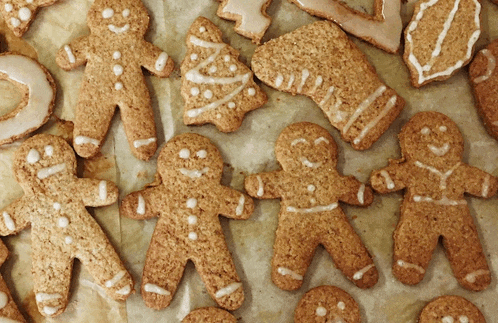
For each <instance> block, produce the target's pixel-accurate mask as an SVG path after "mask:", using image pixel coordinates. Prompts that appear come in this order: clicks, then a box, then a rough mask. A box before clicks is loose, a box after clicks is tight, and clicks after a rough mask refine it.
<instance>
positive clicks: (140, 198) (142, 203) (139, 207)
mask: <svg viewBox="0 0 498 323" xmlns="http://www.w3.org/2000/svg"><path fill="white" fill-rule="evenodd" d="M137 213H138V214H140V215H144V214H145V200H144V197H143V196H142V194H138V205H137Z"/></svg>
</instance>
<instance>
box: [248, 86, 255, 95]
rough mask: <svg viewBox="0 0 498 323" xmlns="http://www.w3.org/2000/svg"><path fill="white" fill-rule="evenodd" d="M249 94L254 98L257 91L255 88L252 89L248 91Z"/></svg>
mask: <svg viewBox="0 0 498 323" xmlns="http://www.w3.org/2000/svg"><path fill="white" fill-rule="evenodd" d="M247 94H249V95H250V96H254V95H255V94H256V90H255V89H254V88H253V87H250V88H249V89H248V90H247Z"/></svg>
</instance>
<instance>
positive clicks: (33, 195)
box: [0, 134, 133, 317]
mask: <svg viewBox="0 0 498 323" xmlns="http://www.w3.org/2000/svg"><path fill="white" fill-rule="evenodd" d="M13 168H14V174H15V176H16V179H17V181H18V182H19V184H20V185H21V187H22V188H23V189H24V193H25V194H24V196H23V197H21V198H19V199H18V200H16V201H15V202H14V203H12V204H11V205H9V206H7V207H6V208H5V209H3V210H0V214H1V217H0V235H2V236H6V235H11V234H16V233H19V232H21V231H22V230H24V229H25V228H26V227H28V226H31V241H32V244H31V252H32V258H33V268H32V272H33V279H34V293H35V295H36V303H37V305H38V310H39V311H40V313H41V314H42V315H44V316H47V317H54V316H56V315H59V314H60V313H62V312H63V311H64V309H65V308H66V305H67V302H68V297H69V286H70V280H71V271H72V266H73V260H74V258H78V259H79V260H80V261H81V263H82V264H83V266H85V268H86V269H87V270H88V272H89V273H90V274H91V275H92V276H93V278H94V279H95V282H96V283H97V284H98V285H99V286H100V287H102V288H103V289H104V290H105V292H106V293H107V295H109V296H110V297H111V298H113V299H115V300H125V299H126V298H128V296H129V295H130V293H132V292H133V281H132V279H131V276H130V274H129V273H128V272H127V271H126V269H125V267H124V266H123V264H122V263H121V260H120V259H119V256H118V255H117V253H116V251H115V250H114V248H113V247H112V245H111V243H110V242H109V240H108V239H107V237H106V236H105V234H104V232H103V231H102V229H101V228H100V226H99V225H98V224H97V222H96V221H95V220H94V219H93V217H92V216H91V215H90V214H89V213H88V212H87V210H86V209H85V207H87V206H90V207H98V206H105V205H110V204H112V203H114V202H116V201H117V199H118V188H117V187H116V185H114V183H112V182H108V181H101V180H97V179H89V178H78V177H76V157H75V156H74V151H73V150H72V149H71V147H70V146H69V144H68V143H67V142H66V141H64V139H62V138H60V137H57V136H53V135H45V134H41V135H36V136H34V137H31V138H29V139H27V140H26V141H25V142H24V143H23V144H22V145H21V147H20V148H19V149H18V150H17V151H16V153H15V155H14V167H13Z"/></svg>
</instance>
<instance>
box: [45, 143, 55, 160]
mask: <svg viewBox="0 0 498 323" xmlns="http://www.w3.org/2000/svg"><path fill="white" fill-rule="evenodd" d="M53 154H54V147H53V146H50V145H47V146H45V155H47V156H48V157H52V156H53Z"/></svg>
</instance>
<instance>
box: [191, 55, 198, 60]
mask: <svg viewBox="0 0 498 323" xmlns="http://www.w3.org/2000/svg"><path fill="white" fill-rule="evenodd" d="M198 58H199V56H197V54H192V55H190V59H191V60H193V61H196V60H197V59H198Z"/></svg>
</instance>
